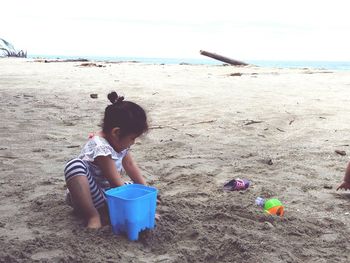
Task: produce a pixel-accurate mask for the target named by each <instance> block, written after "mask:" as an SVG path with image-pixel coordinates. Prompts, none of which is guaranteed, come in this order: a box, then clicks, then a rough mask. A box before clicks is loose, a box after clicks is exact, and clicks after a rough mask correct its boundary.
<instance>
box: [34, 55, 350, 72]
mask: <svg viewBox="0 0 350 263" xmlns="http://www.w3.org/2000/svg"><path fill="white" fill-rule="evenodd" d="M28 58H42V59H80V58H84V59H88V60H95V61H110V62H127V61H132V62H139V63H147V64H165V65H174V64H191V65H192V64H193V65H223V64H225V63H223V62H221V61H218V60H215V59H212V58H207V57H203V58H148V57H118V56H108V57H99V56H60V55H30V54H29V55H28ZM241 61H242V60H241ZM244 62H245V63H248V64H252V65H256V66H259V67H269V68H271V67H273V68H310V69H325V70H350V61H276V60H244Z"/></svg>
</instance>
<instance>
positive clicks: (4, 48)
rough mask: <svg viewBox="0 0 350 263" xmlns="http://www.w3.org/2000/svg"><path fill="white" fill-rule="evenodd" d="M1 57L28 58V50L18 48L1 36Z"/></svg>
mask: <svg viewBox="0 0 350 263" xmlns="http://www.w3.org/2000/svg"><path fill="white" fill-rule="evenodd" d="M0 57H19V58H26V57H27V51H23V50H16V49H15V48H14V46H13V45H12V44H11V43H9V42H7V41H6V40H4V39H2V38H0Z"/></svg>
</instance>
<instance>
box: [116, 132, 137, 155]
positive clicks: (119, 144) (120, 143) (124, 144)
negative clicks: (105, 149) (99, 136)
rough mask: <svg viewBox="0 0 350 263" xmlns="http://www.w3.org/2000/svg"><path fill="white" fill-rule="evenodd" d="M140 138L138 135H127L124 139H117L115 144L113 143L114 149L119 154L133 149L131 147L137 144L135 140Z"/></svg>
mask: <svg viewBox="0 0 350 263" xmlns="http://www.w3.org/2000/svg"><path fill="white" fill-rule="evenodd" d="M137 137H138V136H137V135H136V134H130V135H126V136H123V137H121V138H120V137H119V136H118V137H116V138H115V140H114V142H113V144H114V145H113V148H114V149H115V150H116V151H117V152H121V151H123V150H125V149H127V148H129V147H131V145H133V144H134V143H135V140H136V138H137Z"/></svg>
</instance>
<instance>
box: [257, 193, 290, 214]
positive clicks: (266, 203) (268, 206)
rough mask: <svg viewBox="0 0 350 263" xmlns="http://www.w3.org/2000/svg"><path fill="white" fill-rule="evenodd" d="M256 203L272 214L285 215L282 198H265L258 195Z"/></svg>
mask: <svg viewBox="0 0 350 263" xmlns="http://www.w3.org/2000/svg"><path fill="white" fill-rule="evenodd" d="M255 203H256V204H257V205H258V206H260V207H262V208H263V209H264V211H265V212H266V213H268V214H270V215H277V216H283V215H284V206H283V204H282V203H281V201H280V200H278V199H276V198H271V199H267V200H265V199H264V198H262V197H258V198H257V199H256V200H255Z"/></svg>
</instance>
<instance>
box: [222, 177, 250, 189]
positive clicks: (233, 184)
mask: <svg viewBox="0 0 350 263" xmlns="http://www.w3.org/2000/svg"><path fill="white" fill-rule="evenodd" d="M249 185H250V182H249V181H248V180H247V179H238V178H237V179H232V180H231V181H229V182H228V183H226V184H225V185H224V190H226V191H240V190H246V189H247V188H248V187H249Z"/></svg>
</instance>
